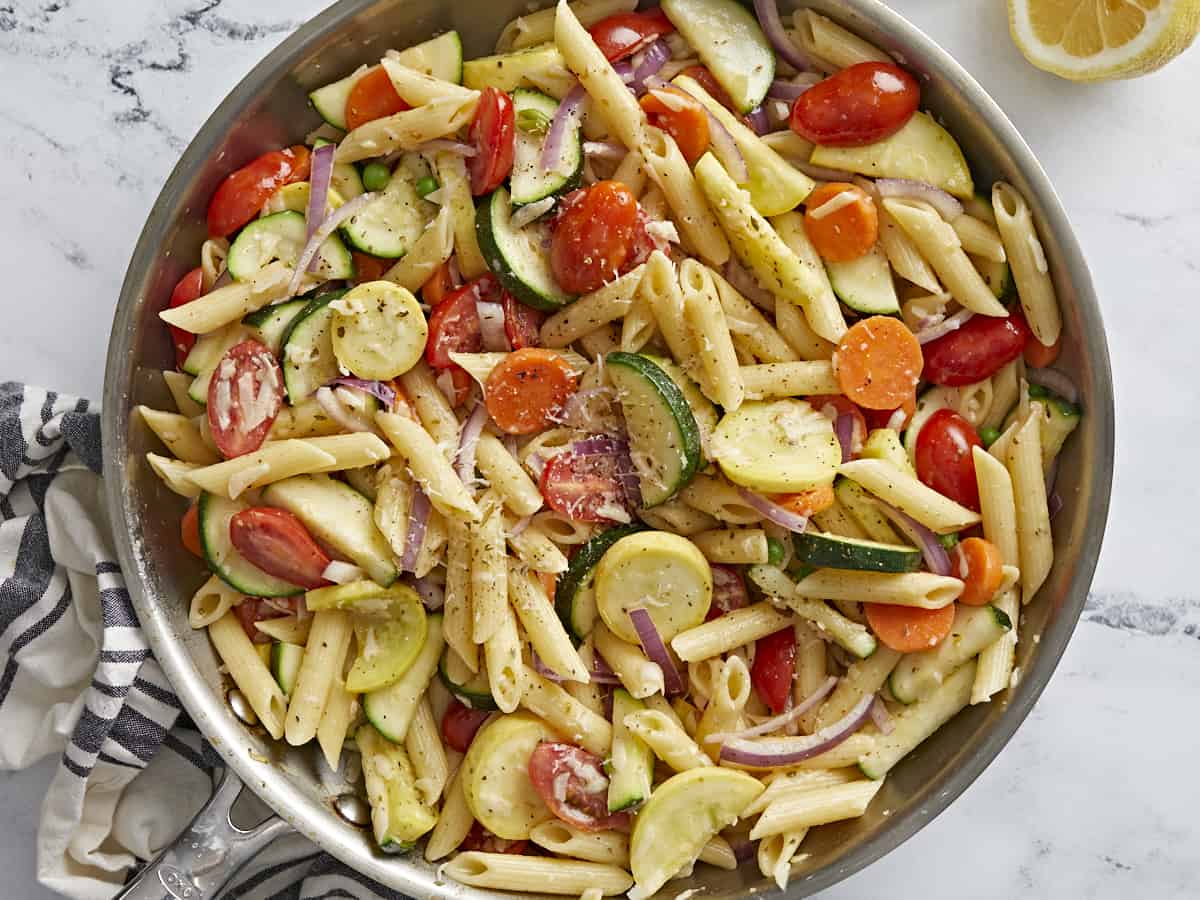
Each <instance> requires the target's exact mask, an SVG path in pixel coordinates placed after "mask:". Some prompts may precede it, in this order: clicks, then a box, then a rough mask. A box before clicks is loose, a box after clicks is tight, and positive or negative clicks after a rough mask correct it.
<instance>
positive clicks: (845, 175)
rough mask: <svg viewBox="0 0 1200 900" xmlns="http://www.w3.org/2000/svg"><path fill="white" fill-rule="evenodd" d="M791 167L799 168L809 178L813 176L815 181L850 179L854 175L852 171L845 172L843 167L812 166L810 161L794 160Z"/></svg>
mask: <svg viewBox="0 0 1200 900" xmlns="http://www.w3.org/2000/svg"><path fill="white" fill-rule="evenodd" d="M792 167H793V168H795V169H799V170H800V171H801V172H803V173H804V174H805V175H807V176H808V177H809V178H815V179H816V180H817V181H847V182H848V181H850V180H851V179H852V178H853V177H854V173H853V172H847V171H845V170H844V169H827V168H825V166H814V165H813V164H812V163H806V162H801V161H799V160H795V161H793V162H792Z"/></svg>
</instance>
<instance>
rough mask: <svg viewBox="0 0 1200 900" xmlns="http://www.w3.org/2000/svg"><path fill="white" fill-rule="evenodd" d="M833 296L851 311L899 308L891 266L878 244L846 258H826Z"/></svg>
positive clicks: (881, 313) (882, 312) (886, 311)
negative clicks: (835, 260) (857, 256)
mask: <svg viewBox="0 0 1200 900" xmlns="http://www.w3.org/2000/svg"><path fill="white" fill-rule="evenodd" d="M825 271H826V272H828V273H829V283H830V285H831V286H832V287H833V292H834V293H835V294H837V298H838V299H839V300H841V301H842V302H843V303H845V304H846V305H847V306H848V307H850V308H851V309H852V310H854V311H855V312H860V313H864V314H869V315H877V316H887V315H894V314H896V313H898V312H900V300H899V299H898V298H897V296H896V285H895V282H893V281H892V267H891V264H889V263H888V259H887V256H885V255H884V253H883V250H882V248H880V246H879V245H878V244H876V245H875V246H874V247H872V248H871V250H870V252H868V253H866V254H864V255H862V256H860V257H859V258H858V259H852V260H850V261H849V262H828V261H827V262H826V263H825Z"/></svg>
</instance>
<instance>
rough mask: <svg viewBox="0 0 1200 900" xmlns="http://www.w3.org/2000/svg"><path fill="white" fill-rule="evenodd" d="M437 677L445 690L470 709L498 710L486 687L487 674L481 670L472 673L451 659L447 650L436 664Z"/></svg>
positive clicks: (488, 688)
mask: <svg viewBox="0 0 1200 900" xmlns="http://www.w3.org/2000/svg"><path fill="white" fill-rule="evenodd" d="M459 670H461V671H459ZM438 677H439V678H441V679H442V684H444V685H445V686H446V690H448V691H449V692H450V693H452V694H453V695H454V696H455V697H457V698H458V699H459V700H461V701H462V702H463V703H465V704H466V705H467V706H469V707H471V708H472V709H499V708H500V707H499V706H497V705H496V700H495V698H493V697H492V690H491V688H490V687H489V686H488V679H487V672H486V671H485V670H483V669H481V670H480V671H479V672H472V671H471V670H470V669H468V668H466V666H463V665H461V663H460V662H459V661H458V660H457V659H451V658H450V651H449V650H447V651H446V652H445V653H443V654H442V659H441V662H439V663H438Z"/></svg>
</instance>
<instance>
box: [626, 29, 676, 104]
mask: <svg viewBox="0 0 1200 900" xmlns="http://www.w3.org/2000/svg"><path fill="white" fill-rule="evenodd" d="M641 56H642V58H641V60H640V61H639V62H638V63H637V64H636V65H635V66H633V67H632V71H631V72H630V76H629V79H628V80H627V81H626V82H625V83H626V84H627V85H629V88H630V90H632V91H633V92H634V93H635V94H638V95H641V94H642V93H644V92H645V90H646V79H647V78H649V77H650V76H651V75H657V74H658V71H659V69H661V68H662V67H663V66H665V65H666V64H667V60H669V59H670V58H671V48H670V47H668V46H667V42H666V41H664V40H663V39H662V38H659V39H658V40H656V41H654V43H652V44H651V45H650V46H649V47H647V48H646V49H645V50H643V51H642V53H641Z"/></svg>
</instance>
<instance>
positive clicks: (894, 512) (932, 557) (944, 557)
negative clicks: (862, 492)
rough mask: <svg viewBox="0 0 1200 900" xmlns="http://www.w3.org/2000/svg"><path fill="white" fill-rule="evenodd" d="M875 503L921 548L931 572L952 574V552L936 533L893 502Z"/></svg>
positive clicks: (878, 501)
mask: <svg viewBox="0 0 1200 900" xmlns="http://www.w3.org/2000/svg"><path fill="white" fill-rule="evenodd" d="M875 503H876V504H877V505H878V506H879V511H880V512H882V513H883V514H884V515H885V516H887V517H888V519H890V520H891V522H892V524H893V525H895V526H896V527H897V528H899V529H900V530H901V531H903V532H904V533H905V534H906V535H908V537H909V538H911V539H912V541H913V543H915V544H916V545H917V546H918V547H920V548H921V556H923V557H924V558H925V565H926V566H928V567H929V571H930V572H933V573H935V574H937V575H950V574H952V567H951V565H950V554H949V553H947V552H946V548H945V547H943V546H942V542H941V541H939V540H938V536H937V535H936V534H934V533H933V532H932V531H930V530H929V529H928V528H926V527H925V526H924V525H922V524H921V523H920V522H918V521H917V520H916V519H914V518H913V517H912V516H910V515H908V514H907V513H904V512H901V511H900V510H898V509H896V507H894V506H892V505H891V504H888V503H884V502H883V501H882V500H876V501H875Z"/></svg>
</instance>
